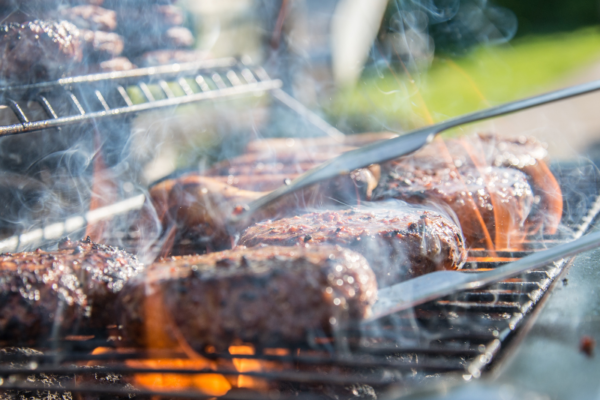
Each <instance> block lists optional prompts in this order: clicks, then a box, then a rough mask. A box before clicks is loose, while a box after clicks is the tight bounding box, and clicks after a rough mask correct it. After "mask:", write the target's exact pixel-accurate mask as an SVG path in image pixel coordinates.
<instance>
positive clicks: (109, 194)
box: [84, 129, 117, 242]
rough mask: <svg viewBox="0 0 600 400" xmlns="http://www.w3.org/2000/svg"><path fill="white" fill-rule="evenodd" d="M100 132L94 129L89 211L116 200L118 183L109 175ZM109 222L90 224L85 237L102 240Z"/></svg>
mask: <svg viewBox="0 0 600 400" xmlns="http://www.w3.org/2000/svg"><path fill="white" fill-rule="evenodd" d="M100 143H101V140H100V132H99V131H98V130H97V129H96V130H95V131H94V147H95V151H96V156H95V157H94V161H93V165H94V172H93V175H92V190H91V197H90V207H89V211H92V210H95V209H97V208H100V207H104V206H107V205H109V204H112V203H113V202H114V201H115V200H116V191H117V187H116V183H115V182H114V181H113V180H112V179H110V176H108V169H107V168H106V164H105V162H104V158H103V157H102V152H101V145H100ZM106 225H107V222H106V221H101V222H96V223H94V224H88V226H87V227H86V230H85V235H84V237H88V236H89V237H90V238H91V239H92V240H93V241H95V242H101V241H102V235H103V233H104V231H105V229H106Z"/></svg>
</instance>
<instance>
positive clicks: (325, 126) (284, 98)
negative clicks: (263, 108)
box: [273, 89, 346, 142]
mask: <svg viewBox="0 0 600 400" xmlns="http://www.w3.org/2000/svg"><path fill="white" fill-rule="evenodd" d="M273 97H275V98H276V99H277V100H279V101H280V102H282V103H283V104H284V105H286V106H287V107H289V108H290V109H292V110H293V111H295V112H296V113H297V114H298V115H300V116H301V117H302V118H304V119H306V120H307V121H308V122H310V123H311V124H312V125H313V126H315V127H316V128H317V129H319V130H320V131H322V132H323V133H325V134H326V135H327V136H329V137H331V138H333V139H335V140H338V141H340V142H341V141H343V139H344V138H345V137H346V135H344V134H343V133H342V132H340V131H339V130H337V129H336V128H334V127H333V126H331V125H330V124H329V123H328V122H326V121H325V120H324V119H323V118H321V117H319V116H318V115H317V114H315V113H314V112H313V111H311V110H310V109H309V108H308V107H306V106H305V105H304V104H302V103H300V102H299V101H298V100H296V99H295V98H293V97H292V96H290V95H289V94H287V93H286V92H284V91H283V90H281V89H277V90H274V91H273Z"/></svg>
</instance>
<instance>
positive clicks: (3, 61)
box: [0, 21, 83, 82]
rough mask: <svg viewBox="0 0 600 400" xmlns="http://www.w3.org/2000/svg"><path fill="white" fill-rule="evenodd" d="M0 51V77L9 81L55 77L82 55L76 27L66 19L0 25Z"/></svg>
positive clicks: (74, 64) (74, 63)
mask: <svg viewBox="0 0 600 400" xmlns="http://www.w3.org/2000/svg"><path fill="white" fill-rule="evenodd" d="M0 52H1V57H0V79H2V80H5V81H12V82H15V81H20V82H31V81H38V80H47V79H56V78H59V77H61V76H62V75H64V74H65V73H66V72H68V71H70V70H71V69H72V68H73V67H75V66H77V65H78V64H79V63H81V61H82V59H83V48H82V45H81V41H80V39H79V30H78V29H77V27H75V25H73V24H71V23H69V22H66V21H62V22H45V21H32V22H27V23H24V24H18V23H11V24H6V25H2V26H0Z"/></svg>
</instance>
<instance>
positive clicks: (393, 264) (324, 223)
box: [239, 203, 466, 287]
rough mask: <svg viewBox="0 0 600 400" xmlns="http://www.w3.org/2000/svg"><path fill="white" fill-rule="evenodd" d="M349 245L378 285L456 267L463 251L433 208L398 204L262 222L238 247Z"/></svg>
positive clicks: (455, 232) (454, 230)
mask: <svg viewBox="0 0 600 400" xmlns="http://www.w3.org/2000/svg"><path fill="white" fill-rule="evenodd" d="M323 243H328V244H336V245H340V246H344V247H348V248H350V249H352V250H355V251H357V252H359V253H361V254H362V255H363V256H365V258H366V259H367V260H368V261H369V265H371V267H372V268H373V271H374V272H375V275H376V276H377V282H378V285H379V287H384V286H389V285H391V284H394V283H397V282H400V281H402V280H405V279H407V278H408V277H413V276H418V275H422V274H426V273H429V272H432V271H436V270H444V269H457V268H459V267H461V266H462V264H463V263H464V261H465V257H466V251H465V247H464V243H463V239H462V235H461V232H460V229H459V228H458V227H457V226H456V224H454V223H453V222H452V221H451V220H450V219H448V218H446V217H444V216H442V215H441V214H439V213H437V212H434V211H426V210H421V209H415V208H412V207H403V208H400V206H399V205H398V204H394V203H388V204H378V205H377V207H376V208H375V207H373V208H371V207H357V208H353V209H350V210H343V211H321V212H316V213H310V214H304V215H301V216H296V217H291V218H283V219H280V220H276V221H265V222H260V223H258V224H256V225H253V226H251V227H250V228H248V229H246V231H244V232H243V233H242V236H241V238H240V240H239V245H240V246H248V247H252V246H257V245H260V244H266V245H281V246H294V245H301V246H303V245H305V244H307V245H310V246H316V245H321V244H323Z"/></svg>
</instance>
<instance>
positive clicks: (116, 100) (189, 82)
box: [0, 58, 281, 137]
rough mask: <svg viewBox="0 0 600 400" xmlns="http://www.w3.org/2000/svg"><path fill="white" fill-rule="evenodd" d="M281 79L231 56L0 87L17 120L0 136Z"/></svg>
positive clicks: (242, 91)
mask: <svg viewBox="0 0 600 400" xmlns="http://www.w3.org/2000/svg"><path fill="white" fill-rule="evenodd" d="M280 87H281V81H280V80H277V79H271V78H270V77H269V76H268V74H267V73H266V72H265V70H264V69H262V68H260V67H255V66H251V65H249V64H245V63H243V62H239V61H238V60H236V59H234V58H224V59H218V60H210V61H202V62H195V63H185V64H172V65H165V66H160V67H149V68H139V69H135V70H131V71H123V72H109V73H101V74H94V75H85V76H78V77H71V78H63V79H59V80H57V81H53V82H43V83H37V84H31V85H22V86H11V87H3V88H0V106H4V108H5V109H7V110H8V109H10V110H12V113H13V114H14V118H10V119H8V120H15V118H16V120H17V121H18V122H17V123H12V124H9V125H4V126H0V137H1V136H5V135H13V134H18V133H25V132H32V131H37V130H43V129H50V128H61V127H66V126H69V125H75V124H81V123H89V122H92V121H99V120H104V119H109V118H117V117H127V116H131V115H134V114H137V113H140V112H145V111H152V110H159V109H164V108H170V107H176V106H179V105H183V104H189V103H196V102H200V101H206V100H217V99H223V98H230V97H236V96H242V95H249V94H256V93H263V92H268V91H273V90H276V89H279V88H280Z"/></svg>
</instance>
